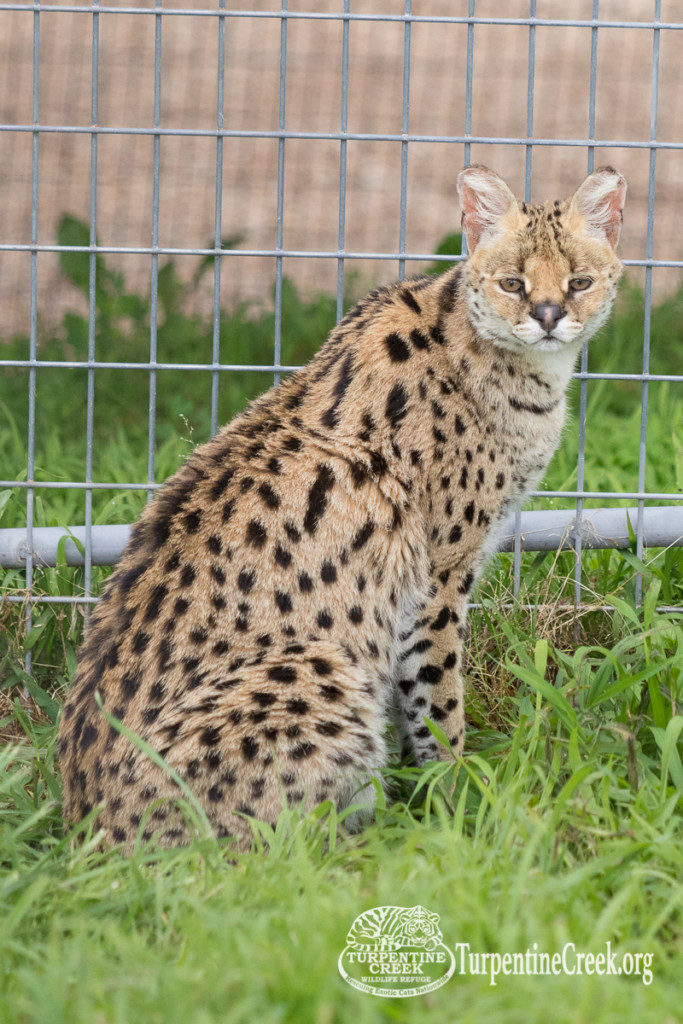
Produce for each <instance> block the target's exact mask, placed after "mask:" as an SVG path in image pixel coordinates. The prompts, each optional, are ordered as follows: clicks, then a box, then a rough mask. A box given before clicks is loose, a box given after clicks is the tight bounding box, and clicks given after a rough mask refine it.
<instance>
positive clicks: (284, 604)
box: [275, 590, 292, 615]
mask: <svg viewBox="0 0 683 1024" xmlns="http://www.w3.org/2000/svg"><path fill="white" fill-rule="evenodd" d="M275 604H276V605H277V606H278V608H279V610H280V611H281V612H282V614H283V615H287V614H288V612H291V610H292V598H291V597H290V595H289V594H285V593H283V592H282V591H281V590H276V591H275Z"/></svg>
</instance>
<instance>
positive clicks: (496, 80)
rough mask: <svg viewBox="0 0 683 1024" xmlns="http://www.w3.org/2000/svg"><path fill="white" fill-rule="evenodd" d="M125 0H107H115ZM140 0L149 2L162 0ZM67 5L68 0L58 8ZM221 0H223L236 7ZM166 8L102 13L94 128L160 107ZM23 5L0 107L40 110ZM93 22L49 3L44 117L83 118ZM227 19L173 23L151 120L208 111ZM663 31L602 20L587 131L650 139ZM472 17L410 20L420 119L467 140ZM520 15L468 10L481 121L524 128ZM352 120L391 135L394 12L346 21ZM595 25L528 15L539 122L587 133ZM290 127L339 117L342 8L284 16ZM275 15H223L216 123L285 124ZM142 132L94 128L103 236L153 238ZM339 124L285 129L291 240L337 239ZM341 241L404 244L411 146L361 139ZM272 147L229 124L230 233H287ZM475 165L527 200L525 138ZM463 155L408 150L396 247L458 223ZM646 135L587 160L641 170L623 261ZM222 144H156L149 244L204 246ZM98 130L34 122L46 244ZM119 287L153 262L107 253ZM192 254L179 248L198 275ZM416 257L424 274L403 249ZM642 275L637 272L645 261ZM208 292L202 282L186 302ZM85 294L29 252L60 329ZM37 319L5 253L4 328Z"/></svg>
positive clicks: (262, 273)
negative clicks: (62, 129)
mask: <svg viewBox="0 0 683 1024" xmlns="http://www.w3.org/2000/svg"><path fill="white" fill-rule="evenodd" d="M116 5H117V0H111V6H116ZM150 5H151V4H149V3H147V4H145V6H150ZM54 6H56V7H59V6H63V5H62V4H61V0H58V2H57V3H56V4H55V5H54ZM193 6H194V7H202V8H204V7H211V6H214V4H213V3H211V2H210V0H203V2H202V0H193V2H192V3H190V2H187V0H166V2H165V3H164V8H165V9H169V8H173V7H175V8H181V7H182V9H184V10H188V9H189V8H191V7H193ZM228 6H230V4H229V5H228ZM238 6H240V7H247V6H248V7H249V8H250V9H253V10H257V11H267V10H278V9H279V3H278V2H277V0H250V3H249V4H248V5H247V4H246V3H245V4H239V5H238ZM289 8H290V10H292V11H307V10H308V11H310V10H317V11H339V10H341V8H342V2H341V0H290V4H289ZM403 10H404V5H403V3H402V0H352V2H351V11H352V12H354V13H374V14H381V13H385V14H402V13H403ZM653 10H654V4H653V3H652V2H650V0H601V2H600V18H601V19H603V20H611V19H619V20H650V19H651V18H652V15H653ZM591 11H592V2H591V0H573V2H572V3H571V4H569V5H568V4H566V3H564V2H562V3H561V2H558V0H538V7H537V14H538V16H539V17H541V18H544V17H545V18H568V17H571V18H590V17H591ZM413 13H414V14H417V15H430V14H431V15H444V14H449V15H466V14H467V3H466V0H414V3H413ZM528 13H529V5H528V3H527V2H524V0H506V2H505V3H504V4H503V3H501V2H498V0H478V2H477V4H476V14H477V16H481V17H489V16H505V17H526V16H528ZM680 14H681V6H680V0H678V2H677V0H664V2H663V5H662V18H663V19H664V20H667V19H669V20H677V19H679V20H680ZM154 21H155V19H154V18H153V17H151V16H139V15H131V14H124V13H121V14H118V13H117V14H108V15H102V16H101V17H100V72H99V96H100V117H99V122H100V124H101V125H106V126H125V127H150V126H151V125H152V119H153V85H154V27H155V26H154ZM32 22H33V17H32V14H31V12H30V10H29V11H26V12H24V11H4V12H1V13H0V122H2V123H3V124H10V125H13V124H30V123H31V109H32V108H31V96H32V73H33V71H32V32H33V26H32ZM91 26H92V17H91V15H90V14H85V13H67V12H60V13H45V14H43V15H41V19H40V27H41V46H40V122H41V123H42V124H44V125H74V126H87V125H89V124H90V102H91V99H90V87H91ZM217 26H218V22H217V19H216V18H213V17H192V16H178V17H169V18H164V19H163V30H162V88H161V124H162V127H164V128H192V129H196V128H207V129H213V128H215V126H216V81H217V38H218V27H217ZM681 35H682V33H679V32H662V33H661V64H660V73H659V117H658V125H657V137H658V139H659V140H660V141H664V142H666V141H676V139H677V138H680V128H681V117H680V104H681V99H680V97H681V86H682V84H683V70H682V69H683V60H682V57H683V54H682V52H681V43H682V42H683V40H681ZM652 38H653V33H652V31H651V30H647V29H642V30H624V29H609V28H604V29H600V31H599V43H598V70H597V110H596V137H597V138H598V139H603V140H607V139H609V140H621V141H624V140H647V139H649V136H650V103H651V81H652ZM466 41H467V27H466V26H464V25H443V24H420V23H414V24H413V27H412V56H411V65H410V132H411V133H412V134H421V135H422V134H425V135H429V134H438V135H449V134H452V135H461V134H463V132H464V127H465V59H466ZM528 41H529V29H528V28H527V27H519V26H513V27H510V26H488V25H476V26H475V29H474V77H473V109H472V132H473V134H474V135H479V136H494V137H510V136H516V137H521V136H524V135H525V125H526V113H527V109H526V103H527V73H528ZM349 42H350V59H349V114H348V128H349V131H352V132H364V133H377V132H382V133H387V132H388V133H398V132H400V131H401V113H402V89H403V45H404V27H403V25H402V24H401V23H393V24H392V23H381V22H352V23H351V24H350V31H349ZM590 42H591V30H590V28H557V27H538V28H537V29H536V56H535V97H534V135H535V137H537V138H577V139H581V138H586V136H587V131H588V106H589V67H590ZM287 48H288V56H287V92H286V127H287V129H288V130H292V131H296V130H305V131H338V130H339V127H340V100H341V90H342V77H341V66H342V23H341V22H339V21H305V20H302V21H298V20H294V19H292V20H290V21H289V23H288V32H287ZM279 61H280V21H279V20H277V19H274V20H268V19H249V18H231V19H228V20H227V21H226V62H225V127H226V128H230V129H245V130H254V129H257V130H273V129H276V128H277V124H278V102H279V92H278V90H279ZM152 145H153V143H152V138H151V137H150V136H134V135H112V136H102V137H100V141H99V163H98V208H97V228H98V239H99V241H100V243H102V244H106V245H115V246H140V245H142V246H148V245H149V244H150V242H151V224H152ZM339 152H340V143H339V141H338V140H334V141H331V140H314V141H311V140H287V142H286V144H285V175H284V183H285V193H284V246H285V247H286V248H290V249H296V250H315V251H319V250H335V249H336V247H337V232H338V189H339ZM347 155H348V177H347V204H346V247H347V249H348V250H351V251H362V252H365V251H367V252H395V251H396V250H397V246H398V238H399V206H400V202H399V201H400V167H401V143H400V142H386V141H381V142H372V141H350V142H349V143H348V147H347ZM277 159H278V142H277V140H275V139H253V138H247V139H226V140H225V143H224V170H223V183H222V188H223V235H224V236H235V235H238V236H240V238H241V243H240V244H241V245H242V246H243V247H244V248H249V249H260V248H265V249H271V248H273V247H274V246H275V237H276V236H275V232H276V204H277ZM471 159H472V162H481V163H487V164H489V165H490V166H492V167H494V168H496V169H497V170H498V171H499V172H500V173H501V174H503V176H504V177H505V178H506V179H507V181H508V182H509V183H510V185H511V186H512V188H513V190H515V191H516V192H517V193H518V194H521V193H522V191H523V185H524V159H525V152H524V147H523V146H503V145H483V144H474V145H473V146H472V154H471ZM680 160H681V154H680V150H665V149H664V150H659V151H658V153H657V164H656V206H655V224H654V253H653V255H654V257H655V258H658V259H667V258H668V259H677V258H678V259H679V258H680V257H681V253H682V251H683V244H682V243H681V222H680V208H681V191H682V175H681V172H680ZM463 161H464V147H463V146H462V145H460V144H445V143H420V142H411V143H410V144H409V155H408V189H407V222H406V248H407V251H408V252H413V253H430V252H433V251H434V248H435V246H436V245H437V243H438V241H439V240H440V239H441V238H442V237H443V235H444V234H446V233H447V232H449V231H454V230H457V228H458V224H459V211H458V208H457V201H456V192H455V178H456V173H457V171H458V170H459V168H460V167H461V166H462V164H463ZM648 162H649V151H648V150H647V149H626V148H607V149H600V150H597V151H596V157H595V163H596V166H599V165H600V164H603V163H610V164H613V165H615V166H616V167H617V168H618V169H619V170H621V171H623V173H625V174H626V176H627V178H628V181H629V200H628V208H627V218H626V223H625V228H624V234H623V242H622V255H624V256H626V257H632V258H642V257H643V256H644V255H645V233H646V217H647V184H648ZM585 172H586V150H585V149H582V148H566V147H565V148H562V147H551V146H548V147H545V146H544V147H538V148H536V149H534V151H533V195H534V196H535V197H537V198H539V199H540V198H546V197H556V196H563V195H565V194H567V193H568V192H570V191H571V190H573V188H575V187H576V185H577V184H578V183H579V181H580V180H581V179H582V178H583V176H584V174H585ZM215 175H216V141H215V139H212V138H196V137H194V138H189V137H183V138H170V137H163V138H162V139H161V164H160V220H159V241H160V244H161V245H162V246H172V247H180V248H185V247H203V246H207V245H212V244H213V242H212V240H213V224H214V200H215ZM89 181H90V139H89V136H88V135H87V134H44V135H41V137H40V179H39V209H38V236H39V242H41V243H46V244H50V243H54V242H55V236H56V227H57V224H58V221H59V218H60V216H61V215H62V214H64V213H71V214H75V215H76V216H78V217H80V218H82V219H83V220H85V221H87V220H88V211H89ZM30 233H31V134H30V133H20V132H11V131H3V132H0V242H4V243H27V242H29V241H30V237H31V234H30ZM108 260H109V262H110V264H111V265H113V266H116V267H119V268H120V269H123V270H124V271H125V273H126V276H127V279H128V281H129V282H130V283H131V284H133V285H134V286H135V287H138V288H144V287H146V286H147V283H148V282H149V275H150V257H149V256H145V255H137V256H135V255H118V256H110V257H108ZM197 263H198V257H196V256H194V257H192V256H186V257H179V258H178V265H179V269H180V271H181V273H182V274H185V275H186V276H187V277H189V276H190V275H191V274H192V273H193V271H194V270H195V269H196V267H197ZM351 267H353V269H355V270H357V271H359V272H360V273H361V274H362V275H363V278H364V279H367V281H368V283H370V282H377V281H383V280H388V279H391V278H393V277H395V275H396V270H397V266H396V263H395V262H379V261H371V260H362V261H353V264H351V263H349V264H348V268H349V269H351ZM406 269H407V272H408V273H414V272H417V271H419V270H420V265H419V264H416V263H412V264H410V263H409V264H408V266H407V268H406ZM284 273H285V274H286V275H287V276H289V277H291V278H293V279H294V280H295V281H296V282H297V283H298V284H299V285H300V286H301V287H302V288H304V289H325V290H329V291H332V290H334V287H335V283H336V261H335V260H329V259H328V260H325V259H317V260H312V259H294V258H289V259H285V260H284ZM632 273H634V275H635V276H638V273H639V272H638V271H636V270H633V271H632ZM677 277H678V271H676V270H660V271H657V272H656V273H655V274H654V275H653V278H654V284H655V289H656V290H657V291H662V290H664V291H666V290H667V289H669V288H671V287H672V286H674V285H675V282H676V279H677ZM273 278H274V261H273V259H267V258H261V257H257V258H253V257H235V258H232V257H231V258H230V259H229V260H226V261H225V262H224V270H223V280H222V302H223V304H224V305H230V304H231V303H234V302H235V301H237V300H241V299H246V298H252V299H256V300H264V301H268V300H269V298H270V295H271V291H272V284H273ZM194 301H195V302H196V303H198V304H199V305H200V306H203V307H204V309H205V310H209V309H210V308H211V303H212V276H211V275H207V278H206V280H205V282H204V290H203V291H202V290H200V291H199V292H198V294H197V296H196V297H195V300H194ZM79 303H82V298H81V296H79V295H78V294H76V293H75V291H73V290H72V289H71V288H70V286H68V285H67V284H65V283H64V282H63V281H62V279H61V277H60V275H59V270H58V264H57V257H56V255H54V254H49V253H47V254H41V255H40V256H39V259H38V310H39V315H40V318H41V321H42V323H43V324H45V325H50V324H51V323H53V322H55V321H56V320H57V319H59V317H60V315H61V313H62V312H63V310H64V309H65V308H67V307H70V308H74V307H78V306H79ZM28 323H29V255H28V254H27V253H8V252H2V253H0V337H7V335H8V334H9V333H11V332H25V331H27V330H28Z"/></svg>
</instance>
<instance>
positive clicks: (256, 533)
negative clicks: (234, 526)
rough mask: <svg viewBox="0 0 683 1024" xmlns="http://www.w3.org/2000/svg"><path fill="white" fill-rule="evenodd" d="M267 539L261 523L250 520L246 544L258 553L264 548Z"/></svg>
mask: <svg viewBox="0 0 683 1024" xmlns="http://www.w3.org/2000/svg"><path fill="white" fill-rule="evenodd" d="M267 539H268V533H267V531H266V528H265V526H264V525H263V523H260V522H259V521H258V519H252V520H250V522H249V525H248V526H247V536H246V540H247V544H251V546H252V547H254V548H256V549H257V551H260V550H261V548H262V547H264V545H265V543H266V540H267Z"/></svg>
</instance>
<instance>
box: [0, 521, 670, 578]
mask: <svg viewBox="0 0 683 1024" xmlns="http://www.w3.org/2000/svg"><path fill="white" fill-rule="evenodd" d="M637 515H638V509H637V508H601V509H592V510H588V511H586V510H584V511H583V514H582V516H581V520H580V526H579V530H580V537H581V545H582V547H583V548H627V547H628V546H629V545H630V543H631V540H630V536H629V523H630V524H631V527H632V528H633V530H635V522H636V517H637ZM130 531H131V527H130V526H93V527H92V564H93V565H113V564H114V563H115V562H117V561H118V559H119V558H120V557H121V553H122V551H123V549H124V547H125V546H126V543H127V542H128V538H129V537H130ZM576 531H577V525H576V513H575V512H574V510H573V509H560V510H557V511H555V510H550V511H549V510H544V511H540V512H522V524H521V537H522V548H523V550H525V551H556V550H557V549H559V548H562V549H571V548H572V547H573V544H574V539H575V538H576V536H577V532H576ZM65 537H66V538H68V539H67V540H66V541H65V543H64V552H63V557H64V559H65V561H66V564H67V565H84V564H85V558H84V555H83V549H84V547H85V527H84V526H71V527H69V528H68V529H62V528H61V527H58V526H42V527H34V528H33V564H34V565H36V566H38V565H43V566H54V565H56V564H57V552H58V546H59V544H60V542H62V541H63V539H64V538H65ZM72 538H73V539H72ZM643 538H644V544H645V547H649V548H665V547H670V546H672V545H677V546H683V507H682V508H677V507H669V508H666V507H665V508H646V509H644V510H643ZM513 543H514V527H513V525H512V521H510V523H509V524H508V526H507V528H506V529H505V531H504V534H503V540H502V542H501V544H500V550H501V551H511V550H512V547H513ZM28 553H29V546H28V537H27V532H26V530H25V529H23V528H20V529H13V530H0V566H1V567H2V568H4V569H22V568H24V567H25V565H26V561H27V556H28Z"/></svg>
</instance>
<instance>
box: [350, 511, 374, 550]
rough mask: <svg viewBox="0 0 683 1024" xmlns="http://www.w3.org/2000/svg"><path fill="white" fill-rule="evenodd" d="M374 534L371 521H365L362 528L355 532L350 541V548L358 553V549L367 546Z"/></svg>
mask: <svg viewBox="0 0 683 1024" xmlns="http://www.w3.org/2000/svg"><path fill="white" fill-rule="evenodd" d="M374 532H375V524H374V523H373V521H372V519H368V520H366V522H365V523H364V524H363V526H361V527H360V529H359V530H358V531H357V532H356V535H355V536H354V538H353V540H352V541H351V547H352V548H353V550H354V551H360V549H361V548H362V547H363V546H364V545H365V544H367V542H368V541H369V540H370V538H371V537H372V535H373V533H374Z"/></svg>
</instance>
